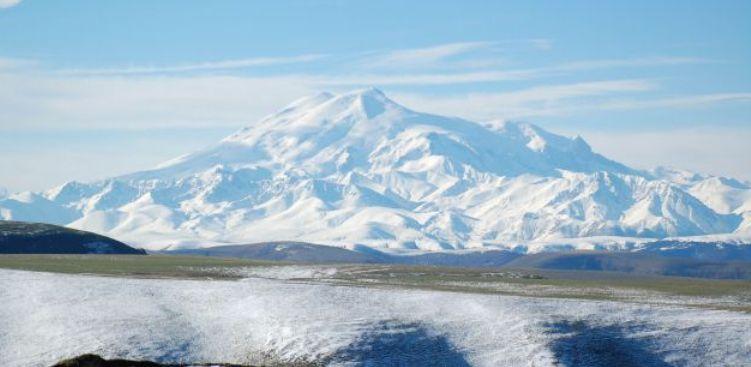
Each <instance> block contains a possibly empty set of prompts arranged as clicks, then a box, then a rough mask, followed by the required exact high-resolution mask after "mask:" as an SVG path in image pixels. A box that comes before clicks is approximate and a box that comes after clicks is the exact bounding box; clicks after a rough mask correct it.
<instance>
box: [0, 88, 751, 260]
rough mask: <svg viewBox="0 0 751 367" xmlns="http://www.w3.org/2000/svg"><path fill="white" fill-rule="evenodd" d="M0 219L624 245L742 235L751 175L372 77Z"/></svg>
mask: <svg viewBox="0 0 751 367" xmlns="http://www.w3.org/2000/svg"><path fill="white" fill-rule="evenodd" d="M0 218H2V219H6V220H11V219H12V220H25V221H39V222H48V223H53V224H62V225H68V226H71V227H74V228H79V229H84V230H88V231H93V232H98V233H102V234H105V235H109V236H112V237H114V238H117V239H118V240H121V241H125V242H128V243H130V244H134V245H137V246H141V247H144V248H147V249H152V250H161V249H174V248H190V247H202V246H209V245H213V244H220V243H222V244H223V243H250V242H267V241H282V240H291V241H305V242H313V243H319V244H325V245H332V246H341V247H347V248H354V246H363V245H364V246H369V247H373V248H379V249H386V250H393V251H406V250H429V251H441V250H454V249H471V248H483V247H497V248H508V249H515V250H518V251H526V252H535V251H544V250H550V249H560V248H578V249H582V248H590V249H592V248H594V249H629V248H633V247H638V246H639V244H640V243H644V242H645V241H648V240H652V239H662V238H710V239H713V240H716V239H717V238H726V239H730V240H736V241H744V240H746V239H751V187H749V184H748V183H745V182H741V181H739V180H734V179H730V178H722V177H715V176H708V175H701V174H696V173H691V172H686V171H680V170H675V169H669V168H657V169H654V170H651V171H648V170H640V169H634V168H631V167H628V166H626V165H624V164H621V163H618V162H615V161H613V160H610V159H608V158H606V157H604V156H602V155H600V154H597V153H596V152H594V151H593V150H592V148H591V147H590V146H589V145H588V144H587V143H586V141H584V139H582V138H581V137H575V138H569V137H565V136H561V135H557V134H554V133H551V132H548V131H546V130H544V129H542V128H540V127H538V126H535V125H533V124H529V123H522V122H504V123H500V124H492V125H491V124H483V123H478V122H472V121H468V120H465V119H461V118H455V117H445V116H438V115H432V114H428V113H422V112H417V111H413V110H411V109H409V108H407V107H404V106H402V105H400V104H398V103H396V102H394V101H392V100H391V99H389V98H388V97H387V96H386V95H385V94H384V93H383V92H381V91H379V90H377V89H374V88H368V89H362V90H356V91H352V92H348V93H343V94H339V95H334V94H330V93H321V94H317V95H314V96H310V97H307V98H303V99H300V100H298V101H295V102H294V103H292V104H290V105H289V106H287V107H285V108H283V109H282V110H280V111H278V112H276V113H274V114H272V115H269V116H267V117H266V118H264V119H262V120H261V121H259V122H258V123H255V124H252V125H250V126H248V127H245V128H242V129H241V130H239V131H237V132H236V133H234V134H232V135H230V136H228V137H226V138H225V139H223V140H221V141H220V142H218V143H217V144H215V145H213V146H210V147H208V148H206V149H204V150H201V151H198V152H194V153H191V154H188V155H185V156H182V157H178V158H176V159H173V160H171V161H168V162H165V163H163V164H161V165H159V166H157V167H156V168H154V169H150V170H145V171H140V172H135V173H131V174H126V175H123V176H118V177H113V178H109V179H105V180H100V181H95V182H68V183H65V184H63V185H61V186H58V187H55V188H52V189H50V190H48V191H45V192H37V193H33V192H24V193H16V194H12V195H8V196H7V197H5V198H0Z"/></svg>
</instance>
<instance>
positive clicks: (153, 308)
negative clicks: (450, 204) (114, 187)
mask: <svg viewBox="0 0 751 367" xmlns="http://www.w3.org/2000/svg"><path fill="white" fill-rule="evenodd" d="M283 270H284V269H280V270H279V271H277V273H280V274H279V275H281V276H284V271H283ZM301 270H302V271H303V273H302V274H301V273H300V272H299V271H298V272H295V274H294V275H293V276H294V277H299V276H301V275H302V276H310V275H308V274H306V273H310V272H311V270H307V269H301ZM257 271H258V270H257ZM324 275H325V274H324ZM263 276H264V277H268V276H269V275H268V273H267V274H264V275H263ZM644 296H645V297H649V300H650V304H637V303H625V302H624V303H619V302H602V301H582V300H565V299H557V298H526V297H510V296H499V295H483V294H469V293H456V292H435V291H433V292H430V291H422V290H407V289H394V288H365V287H342V286H327V285H317V284H308V283H301V282H294V283H292V282H285V281H277V280H269V279H245V280H242V281H237V282H228V281H210V280H206V281H196V280H170V279H123V278H112V277H92V276H76V275H67V274H49V273H38V272H22V271H9V270H0V302H2V305H3V307H0V324H2V325H3V327H2V328H0V365H2V366H6V367H30V366H31V367H37V366H39V367H42V366H49V365H51V364H53V363H55V362H56V361H58V360H60V359H62V358H69V357H70V356H72V355H78V354H83V353H98V354H102V355H104V356H105V357H109V358H116V357H117V358H130V359H150V360H157V361H160V362H165V363H178V362H186V361H188V362H195V361H217V362H218V361H223V362H235V363H253V364H258V365H261V364H264V365H275V363H274V362H309V361H316V362H323V363H322V364H323V365H328V366H363V365H364V366H383V365H401V366H424V365H441V366H530V367H532V366H537V367H540V366H574V365H576V366H583V365H587V366H615V365H622V366H623V365H626V366H668V365H670V366H746V365H747V362H748V361H749V358H751V343H750V342H749V341H750V340H751V315H748V314H746V313H741V312H728V311H716V310H707V309H702V308H688V307H679V306H665V305H662V306H661V305H658V304H656V303H653V302H655V301H658V302H660V301H662V300H663V298H661V297H660V296H659V295H655V294H652V293H645V294H644ZM415 351H418V352H417V353H416V352H415ZM399 362H401V363H399Z"/></svg>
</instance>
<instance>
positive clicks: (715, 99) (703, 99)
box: [597, 93, 751, 110]
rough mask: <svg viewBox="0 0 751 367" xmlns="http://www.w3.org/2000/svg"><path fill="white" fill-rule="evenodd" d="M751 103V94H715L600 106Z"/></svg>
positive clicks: (690, 105)
mask: <svg viewBox="0 0 751 367" xmlns="http://www.w3.org/2000/svg"><path fill="white" fill-rule="evenodd" d="M734 101H751V93H714V94H697V95H690V96H680V97H664V98H653V99H647V100H618V101H606V102H603V103H600V104H598V106H597V108H598V109H602V110H636V109H647V108H675V107H695V106H700V105H707V104H713V103H722V102H734Z"/></svg>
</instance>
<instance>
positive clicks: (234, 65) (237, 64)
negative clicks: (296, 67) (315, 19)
mask: <svg viewBox="0 0 751 367" xmlns="http://www.w3.org/2000/svg"><path fill="white" fill-rule="evenodd" d="M323 57H324V55H318V54H310V55H297V56H289V57H256V58H247V59H239V60H224V61H214V62H199V63H192V64H179V65H169V66H130V67H121V68H107V69H71V70H62V71H60V72H59V73H60V74H68V75H77V74H80V75H127V74H161V73H181V72H194V71H214V70H231V69H244V68H251V67H258V66H270V65H281V64H296V63H305V62H310V61H315V60H319V59H321V58H323Z"/></svg>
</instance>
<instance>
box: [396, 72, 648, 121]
mask: <svg viewBox="0 0 751 367" xmlns="http://www.w3.org/2000/svg"><path fill="white" fill-rule="evenodd" d="M655 88H656V85H655V84H654V83H653V82H651V81H648V80H642V79H628V80H604V81H592V82H582V83H572V84H562V85H545V86H538V87H532V88H527V89H522V90H518V91H513V92H504V93H471V94H466V95H459V96H426V95H418V94H399V95H398V97H397V98H398V99H400V100H403V101H405V103H407V104H408V105H409V106H412V107H414V108H416V109H419V110H425V111H431V112H436V113H443V114H448V115H455V116H462V117H466V118H472V119H477V120H490V119H514V118H522V117H529V116H548V115H554V114H557V113H559V112H560V110H561V109H566V108H568V107H566V106H567V105H568V103H570V100H571V99H574V98H580V97H598V96H603V95H608V94H613V93H632V92H643V91H648V90H652V89H655ZM564 102H565V103H566V104H564Z"/></svg>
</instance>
